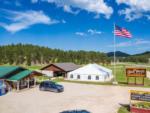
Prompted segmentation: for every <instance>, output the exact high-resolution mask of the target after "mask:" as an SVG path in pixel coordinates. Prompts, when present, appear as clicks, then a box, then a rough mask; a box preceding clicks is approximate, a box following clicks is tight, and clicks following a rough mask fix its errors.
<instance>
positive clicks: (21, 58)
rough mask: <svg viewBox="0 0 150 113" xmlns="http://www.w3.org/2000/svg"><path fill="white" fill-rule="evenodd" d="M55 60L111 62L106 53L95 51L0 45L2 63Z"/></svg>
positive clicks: (30, 62)
mask: <svg viewBox="0 0 150 113" xmlns="http://www.w3.org/2000/svg"><path fill="white" fill-rule="evenodd" d="M55 62H74V63H77V64H86V63H92V62H96V63H107V64H108V63H109V62H110V61H109V59H108V57H107V55H106V54H105V53H100V52H94V51H63V50H59V49H50V48H47V47H40V46H35V45H30V44H26V45H23V44H17V45H13V44H12V45H5V46H0V64H7V63H8V64H14V65H18V64H25V65H36V64H47V63H55Z"/></svg>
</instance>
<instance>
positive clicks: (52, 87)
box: [39, 81, 64, 92]
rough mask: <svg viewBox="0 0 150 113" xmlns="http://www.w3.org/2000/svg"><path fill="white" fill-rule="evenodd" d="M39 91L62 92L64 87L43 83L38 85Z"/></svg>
mask: <svg viewBox="0 0 150 113" xmlns="http://www.w3.org/2000/svg"><path fill="white" fill-rule="evenodd" d="M39 89H40V90H41V91H52V92H63V91H64V87H63V86H62V85H59V84H56V83H55V82H52V81H44V82H42V83H41V84H40V86H39Z"/></svg>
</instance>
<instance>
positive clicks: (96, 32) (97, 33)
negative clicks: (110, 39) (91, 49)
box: [88, 29, 102, 35]
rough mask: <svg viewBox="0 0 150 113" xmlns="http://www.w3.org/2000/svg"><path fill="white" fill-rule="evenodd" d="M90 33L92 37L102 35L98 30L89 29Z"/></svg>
mask: <svg viewBox="0 0 150 113" xmlns="http://www.w3.org/2000/svg"><path fill="white" fill-rule="evenodd" d="M88 33H90V34H91V35H100V34H102V32H101V31H97V30H93V29H89V30H88Z"/></svg>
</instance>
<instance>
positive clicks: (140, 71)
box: [126, 68, 146, 77]
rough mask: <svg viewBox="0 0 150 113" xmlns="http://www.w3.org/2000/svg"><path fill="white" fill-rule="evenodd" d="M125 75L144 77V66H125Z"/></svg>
mask: <svg viewBox="0 0 150 113" xmlns="http://www.w3.org/2000/svg"><path fill="white" fill-rule="evenodd" d="M126 76H127V77H146V69H145V68H126Z"/></svg>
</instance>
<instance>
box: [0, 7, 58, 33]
mask: <svg viewBox="0 0 150 113" xmlns="http://www.w3.org/2000/svg"><path fill="white" fill-rule="evenodd" d="M4 11H5V12H6V14H7V16H6V17H4V18H6V19H8V20H9V21H10V23H8V24H7V23H0V26H1V27H3V28H5V29H6V30H7V31H9V32H12V33H15V32H17V31H20V30H22V29H26V28H28V27H30V26H31V25H34V24H48V25H50V24H56V23H58V22H59V21H57V20H52V19H51V18H50V17H48V16H47V15H45V14H44V13H43V12H42V11H33V10H29V11H25V12H19V11H10V10H4Z"/></svg>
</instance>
